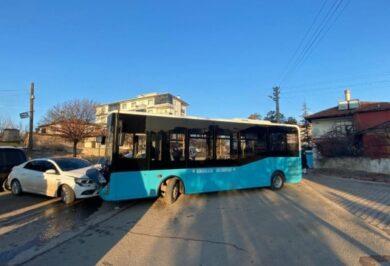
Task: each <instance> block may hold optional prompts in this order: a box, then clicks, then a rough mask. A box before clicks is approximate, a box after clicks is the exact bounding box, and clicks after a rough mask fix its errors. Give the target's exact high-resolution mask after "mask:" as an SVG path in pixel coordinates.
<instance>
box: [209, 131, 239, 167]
mask: <svg viewBox="0 0 390 266" xmlns="http://www.w3.org/2000/svg"><path fill="white" fill-rule="evenodd" d="M215 148H216V159H217V160H230V159H237V158H238V141H237V134H236V133H232V132H231V131H230V130H226V129H217V132H216V137H215Z"/></svg>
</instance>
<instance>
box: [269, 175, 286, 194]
mask: <svg viewBox="0 0 390 266" xmlns="http://www.w3.org/2000/svg"><path fill="white" fill-rule="evenodd" d="M283 186H284V175H283V174H282V173H280V172H276V173H274V174H273V175H272V178H271V189H272V190H280V189H282V188H283Z"/></svg>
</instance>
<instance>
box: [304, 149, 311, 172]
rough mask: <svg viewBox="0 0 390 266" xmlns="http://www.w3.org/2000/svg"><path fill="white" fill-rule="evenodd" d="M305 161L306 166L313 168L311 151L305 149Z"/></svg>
mask: <svg viewBox="0 0 390 266" xmlns="http://www.w3.org/2000/svg"><path fill="white" fill-rule="evenodd" d="M305 154H306V163H307V167H309V168H313V151H311V150H310V151H306V153H305Z"/></svg>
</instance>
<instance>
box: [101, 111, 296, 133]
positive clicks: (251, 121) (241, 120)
mask: <svg viewBox="0 0 390 266" xmlns="http://www.w3.org/2000/svg"><path fill="white" fill-rule="evenodd" d="M110 114H128V115H143V116H153V117H166V118H179V119H192V120H203V121H215V122H230V123H239V124H255V125H270V126H284V127H296V128H298V129H299V127H298V125H291V124H281V123H273V122H270V121H267V120H258V119H248V118H231V119H223V118H215V119H214V118H206V117H198V116H176V115H164V114H150V113H145V112H136V111H120V112H119V111H110V112H109V113H108V115H110Z"/></svg>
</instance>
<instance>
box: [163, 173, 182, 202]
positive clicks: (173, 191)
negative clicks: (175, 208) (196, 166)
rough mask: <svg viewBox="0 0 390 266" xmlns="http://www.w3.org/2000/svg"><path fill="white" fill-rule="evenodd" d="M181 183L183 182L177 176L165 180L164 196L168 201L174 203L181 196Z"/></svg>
mask: <svg viewBox="0 0 390 266" xmlns="http://www.w3.org/2000/svg"><path fill="white" fill-rule="evenodd" d="M180 185H181V182H180V180H179V179H177V178H170V179H168V180H167V181H165V188H164V193H163V197H164V201H165V202H166V203H168V204H172V203H174V202H175V201H176V200H177V199H178V198H179V196H180V190H181V189H180V188H181V187H180Z"/></svg>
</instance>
